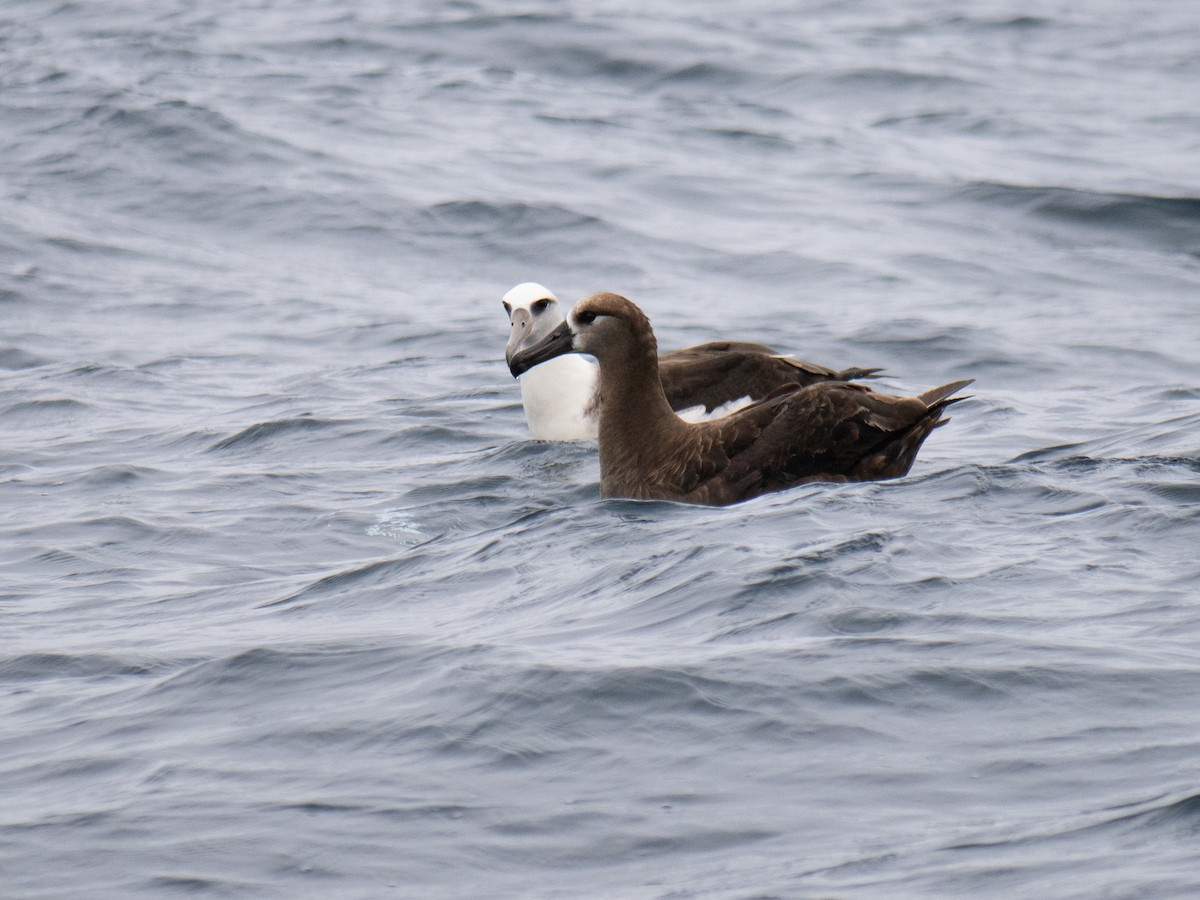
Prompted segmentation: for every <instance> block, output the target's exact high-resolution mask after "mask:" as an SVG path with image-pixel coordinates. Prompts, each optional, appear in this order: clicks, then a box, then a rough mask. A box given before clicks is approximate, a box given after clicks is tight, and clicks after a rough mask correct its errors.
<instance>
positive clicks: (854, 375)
mask: <svg viewBox="0 0 1200 900" xmlns="http://www.w3.org/2000/svg"><path fill="white" fill-rule="evenodd" d="M882 371H883V369H860V368H857V367H853V368H849V369H842V371H840V372H835V373H834V378H835V379H836V380H837V381H862V380H863V379H865V378H878V377H879V375H880V373H881V372H882Z"/></svg>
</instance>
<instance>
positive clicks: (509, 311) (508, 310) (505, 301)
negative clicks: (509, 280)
mask: <svg viewBox="0 0 1200 900" xmlns="http://www.w3.org/2000/svg"><path fill="white" fill-rule="evenodd" d="M500 305H501V306H503V307H504V311H505V312H506V313H508V314H509V315H510V316H511V315H512V307H511V306H509V305H508V301H507V300H501V301H500Z"/></svg>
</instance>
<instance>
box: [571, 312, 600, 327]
mask: <svg viewBox="0 0 1200 900" xmlns="http://www.w3.org/2000/svg"><path fill="white" fill-rule="evenodd" d="M575 321H576V322H578V323H579V324H580V325H591V324H592V323H593V322H595V321H596V314H595V313H594V312H592V311H591V310H590V309H585V310H584V311H583V312H581V313H580V314H579V315H577V316H576V317H575Z"/></svg>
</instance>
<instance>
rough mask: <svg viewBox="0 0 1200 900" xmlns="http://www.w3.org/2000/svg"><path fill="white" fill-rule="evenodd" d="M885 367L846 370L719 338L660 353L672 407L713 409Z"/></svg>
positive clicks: (869, 374) (661, 372)
mask: <svg viewBox="0 0 1200 900" xmlns="http://www.w3.org/2000/svg"><path fill="white" fill-rule="evenodd" d="M879 371H880V370H879V369H858V368H854V369H843V370H841V371H840V372H839V371H837V370H835V369H830V368H827V367H826V366H822V365H818V364H817V363H810V362H805V361H804V360H801V359H793V358H792V357H788V356H778V355H777V354H776V352H775V351H774V350H772V349H771V348H770V347H766V346H764V345H762V344H751V343H746V342H742V341H713V342H711V343H708V344H698V345H697V346H695V347H688V348H687V349H685V350H675V351H673V352H670V353H664V354H663V355H662V356H660V357H659V358H658V374H659V377H660V378H661V379H662V383H663V390H664V391H665V392H666V395H667V402H668V403H669V404H670V405H671V408H672V409H676V410H678V409H686V408H687V407H689V406H700V405H703V406H704V408H705V409H706V410H710V411H711V410H712V409H714V408H716V407H718V406H720V405H721V404H723V403H728V402H730V401H733V400H740V399H742V398H743V397H750V398H753V399H756V400H758V399H762V398H763V397H766V396H767V395H768V394H773V393H774V392H775V391H777V390H779V389H780V388H784V387H805V386H807V385H810V384H817V383H819V382H822V381H851V380H853V379H856V378H874V377H876V376H877V374H878V373H879Z"/></svg>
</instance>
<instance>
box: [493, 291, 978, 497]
mask: <svg viewBox="0 0 1200 900" xmlns="http://www.w3.org/2000/svg"><path fill="white" fill-rule="evenodd" d="M570 353H588V354H590V355H592V356H594V357H596V359H597V360H599V363H600V388H599V397H600V435H599V436H600V493H601V494H602V495H603V496H605V497H630V498H633V499H638V500H678V501H681V502H684V503H704V504H709V505H713V506H725V505H727V504H730V503H737V502H739V501H742V500H748V499H750V498H751V497H757V496H758V495H760V494H766V493H769V492H771V491H779V490H783V489H784V488H789V487H792V486H793V485H797V484H804V483H806V482H811V481H874V480H877V479H882V478H896V477H899V476H901V475H904V474H906V473H907V472H908V470H909V467H911V466H912V463H913V460H914V459H915V458H916V455H917V451H918V450H919V449H920V447H921V443H922V441H924V440H925V438H926V437H928V436H929V433H930V432H931V431H933V429H934V428H936V427H937V426H938V425H940V424H942V423H943V422H944V421H947V420H944V419H942V411H943V410H944V409H945V408H946V407H947V406H949V405H950V404H951V403H954V402H956V401H957V400H961V399H963V398H961V397H952V396H951V394H953V393H955V392H956V391H958V390H960V389H961V388H963V387H966V386H967V385H968V384H970V383H971V380H966V381H956V382H953V383H952V384H947V385H943V386H942V387H938V388H933V389H932V390H928V391H925V392H924V393H923V394H920V395H918V396H916V397H897V396H893V395H890V394H882V393H879V392H877V391H873V390H871V389H870V388H868V387H865V386H863V385H860V384H848V383H845V382H840V381H821V382H817V383H816V384H812V385H809V386H803V387H796V386H785V387H782V388H780V389H779V390H778V391H777V392H776V393H775V394H773V395H771V396H770V397H767V398H766V399H764V400H760V401H758V402H756V403H754V404H752V405H750V406H748V407H746V408H745V409H741V410H739V411H737V412H735V413H733V414H732V415H729V416H727V417H725V418H722V419H714V420H711V421H708V422H697V423H690V422H685V421H684V420H682V419H680V418H679V417H678V416H677V415H675V414H674V412H672V410H671V405H670V404H669V403H668V402H667V395H666V392H665V391H664V389H663V383H662V380H661V379H660V378H659V358H658V349H657V345H656V343H655V340H654V331H653V330H652V329H651V328H650V320H649V319H647V318H646V315H645V314H644V313H643V312H642V311H641V310H640V309H638V307H637V306H636V305H635V304H633V303H632V302H630V301H629V300H626V299H625V298H624V297H621V296H618V295H617V294H592V295H591V296H590V297H584V298H583V299H582V300H580V301H579V302H578V303H577V304H575V308H574V309H572V310H571V315H570V317H569V319H568V320H567V321H565V322H563V323H562V324H561V325H559V326H557V327H556V328H555V329H554V330H553V331H551V332H550V334H548V335H547V336H546V337H544V338H543V339H542V340H541V341H540V342H538V343H537V344H536V345H534V346H533V347H530V348H528V349H526V350H522V351H520V352H518V353H515V354H513V355H512V356H511V358H510V361H509V367H510V369H511V370H512V373H513V375H514V376H516V375H521V374H522V373H523V372H525V371H527V370H529V369H530V368H531V367H532V366H535V365H538V364H544V363H545V361H546V360H550V359H554V358H556V357H559V356H561V355H563V354H570Z"/></svg>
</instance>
